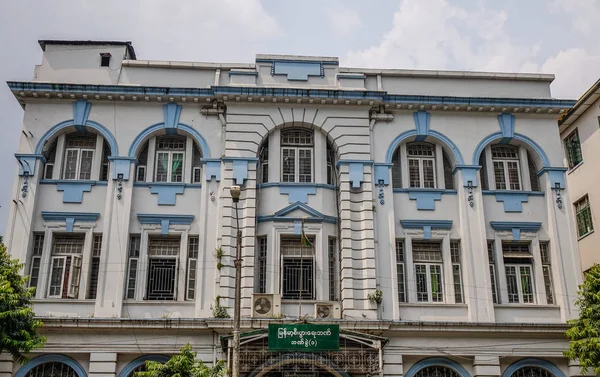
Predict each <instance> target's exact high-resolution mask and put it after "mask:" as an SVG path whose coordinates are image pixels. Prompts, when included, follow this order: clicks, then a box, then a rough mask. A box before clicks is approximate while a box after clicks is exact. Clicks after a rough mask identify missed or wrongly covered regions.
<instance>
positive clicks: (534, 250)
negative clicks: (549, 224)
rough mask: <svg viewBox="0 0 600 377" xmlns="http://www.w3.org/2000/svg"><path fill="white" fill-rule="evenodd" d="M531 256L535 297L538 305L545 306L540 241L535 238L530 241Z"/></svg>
mask: <svg viewBox="0 0 600 377" xmlns="http://www.w3.org/2000/svg"><path fill="white" fill-rule="evenodd" d="M531 254H532V255H533V266H532V270H533V271H532V273H533V284H535V285H534V287H535V296H536V300H535V302H537V303H538V304H541V305H545V304H547V301H546V286H545V285H544V271H543V270H542V256H541V254H540V241H539V239H538V237H537V235H536V237H535V238H534V239H533V240H531Z"/></svg>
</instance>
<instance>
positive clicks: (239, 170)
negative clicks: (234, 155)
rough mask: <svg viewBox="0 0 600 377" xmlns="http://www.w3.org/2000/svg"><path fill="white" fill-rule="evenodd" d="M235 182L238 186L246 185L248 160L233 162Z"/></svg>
mask: <svg viewBox="0 0 600 377" xmlns="http://www.w3.org/2000/svg"><path fill="white" fill-rule="evenodd" d="M232 165H233V171H232V174H233V180H234V182H235V184H236V185H240V186H242V185H244V183H245V182H246V180H247V179H248V161H247V160H233V161H232Z"/></svg>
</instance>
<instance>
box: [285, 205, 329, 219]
mask: <svg viewBox="0 0 600 377" xmlns="http://www.w3.org/2000/svg"><path fill="white" fill-rule="evenodd" d="M296 210H300V211H303V212H305V213H306V214H308V215H310V216H312V217H324V216H325V215H323V214H322V213H321V212H319V211H317V210H316V209H314V208H312V207H309V206H307V205H306V204H304V203H302V202H295V203H293V204H291V205H289V206H287V207H285V208H282V209H280V210H279V211H277V212H275V213H274V216H277V217H281V216H286V215H289V214H290V213H292V212H294V211H296Z"/></svg>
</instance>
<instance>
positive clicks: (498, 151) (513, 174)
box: [491, 144, 521, 190]
mask: <svg viewBox="0 0 600 377" xmlns="http://www.w3.org/2000/svg"><path fill="white" fill-rule="evenodd" d="M491 151H492V161H493V163H494V179H495V181H496V190H521V172H520V170H519V149H518V148H517V147H515V146H511V145H503V144H497V145H492V147H491Z"/></svg>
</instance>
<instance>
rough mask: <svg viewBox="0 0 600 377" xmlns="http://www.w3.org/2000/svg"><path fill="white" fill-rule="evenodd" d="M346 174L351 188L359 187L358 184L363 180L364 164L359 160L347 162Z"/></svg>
mask: <svg viewBox="0 0 600 377" xmlns="http://www.w3.org/2000/svg"><path fill="white" fill-rule="evenodd" d="M348 176H349V181H350V184H351V187H352V188H353V189H357V188H360V184H361V183H362V182H364V180H365V173H364V165H363V164H362V163H361V162H351V163H349V164H348Z"/></svg>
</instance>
